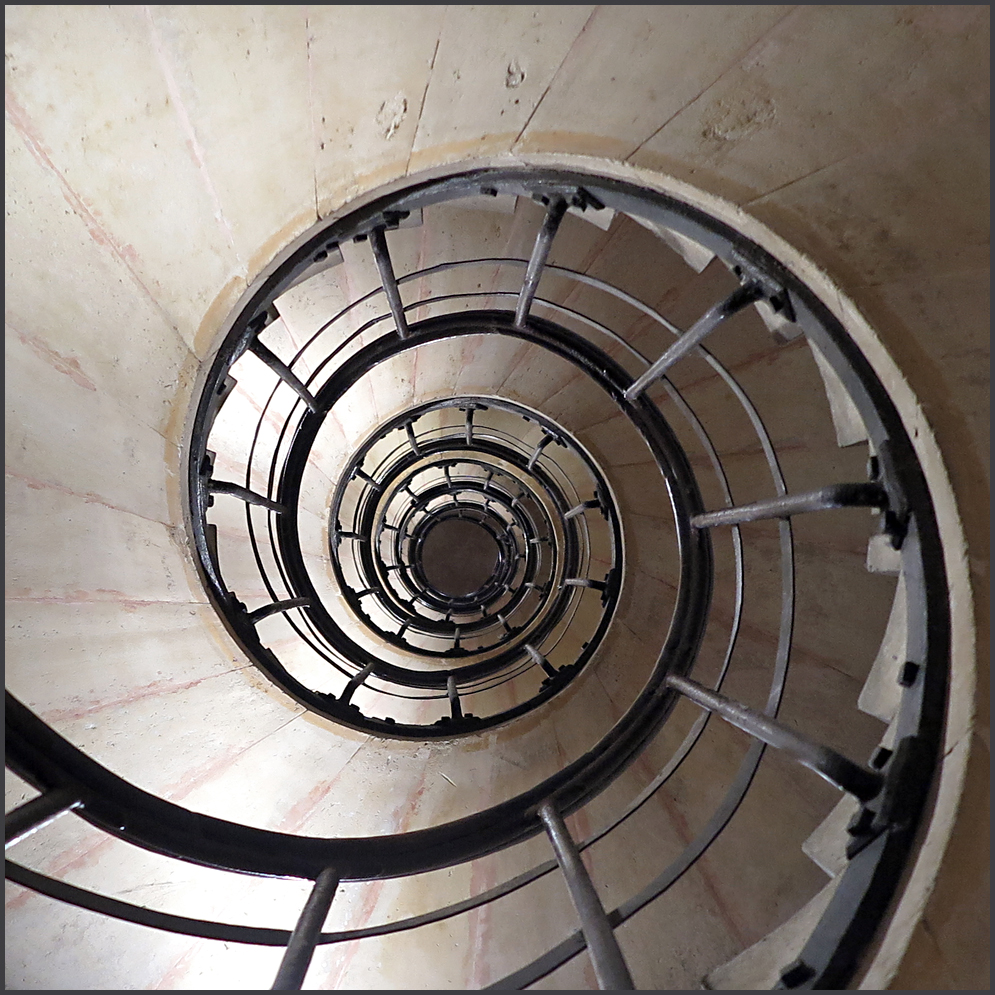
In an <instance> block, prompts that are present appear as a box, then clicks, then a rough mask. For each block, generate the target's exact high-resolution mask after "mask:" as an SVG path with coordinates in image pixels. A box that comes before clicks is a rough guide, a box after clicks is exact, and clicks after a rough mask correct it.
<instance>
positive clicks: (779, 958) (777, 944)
mask: <svg viewBox="0 0 995 995" xmlns="http://www.w3.org/2000/svg"><path fill="white" fill-rule="evenodd" d="M839 880H840V879H839V878H836V879H834V880H833V881H830V882H829V884H827V885H826V886H825V887H824V888H823V889H822V891H820V892H819V893H818V894H817V895H816V896H815V897H814V898H813V899H811V901H809V902H808V904H807V905H804V906H802V908H801V909H799V910H798V911H797V912H796V913H795V914H794V915H793V916H792V917H791V918H790V919H788V920H787V921H786V922H784V923H782V924H781V925H780V926H778V927H777V928H776V929H774V930H772V931H771V932H770V933H768V934H767V935H766V936H765V937H764V938H763V939H762V940H760V941H758V942H757V943H754V944H753V946H752V947H747V949H746V950H744V951H743V952H742V953H740V954H737V955H736V956H735V957H733V959H732V960H730V961H727V962H726V963H725V964H722V965H720V966H719V967H717V968H715V969H714V970H712V971H710V972H709V973H708V974H707V975H706V976H705V977H704V979H702V987H703V988H705V989H707V990H709V991H758V990H762V989H771V988H773V987H774V986H775V985H776V984H777V983H778V981H779V980H780V977H781V972H782V971H783V970H784V968H785V967H787V965H789V964H790V963H791V962H792V961H793V960H795V959H796V958H797V957H798V955H799V954H800V953H801V951H802V948H803V947H804V946H805V943H806V941H807V940H808V938H809V936H810V935H811V933H812V930H813V929H814V928H815V925H816V923H817V922H818V921H819V919H820V918H821V917H822V913H823V912H825V910H826V906H828V905H829V901H830V899H831V898H832V897H833V895H834V894H835V892H836V888H837V886H838V885H839Z"/></svg>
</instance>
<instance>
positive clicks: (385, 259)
mask: <svg viewBox="0 0 995 995" xmlns="http://www.w3.org/2000/svg"><path fill="white" fill-rule="evenodd" d="M370 246H371V247H372V248H373V258H374V259H375V260H376V264H377V269H378V270H379V272H380V282H381V283H382V284H383V291H384V293H385V294H386V295H387V303H388V304H389V305H390V313H391V315H392V316H393V318H394V327H395V328H397V334H398V335H399V336H400V337H401V338H402V339H406V338H407V337H408V335H409V334H410V333H409V331H408V319H407V318H406V317H405V315H404V305H403V304H402V303H401V292H400V290H398V289H397V277H396V276H395V275H394V267H393V265H392V264H391V261H390V253H389V252H388V251H387V236H386V235H385V234H384V229H383V228H382V227H377V228H374V229H373V231H371V232H370Z"/></svg>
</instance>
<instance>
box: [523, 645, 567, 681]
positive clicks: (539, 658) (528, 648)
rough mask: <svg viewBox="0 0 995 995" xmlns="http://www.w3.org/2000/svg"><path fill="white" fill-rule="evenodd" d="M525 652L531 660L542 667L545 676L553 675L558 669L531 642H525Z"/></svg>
mask: <svg viewBox="0 0 995 995" xmlns="http://www.w3.org/2000/svg"><path fill="white" fill-rule="evenodd" d="M525 652H526V653H528V655H529V656H530V657H531V658H532V662H533V663H535V664H537V665H538V666H540V667H542V669H543V670H544V671H545V672H546V674H547V676H549V677H555V676H556V675H557V674H558V673H559V671H558V670H557V669H556V667H554V666H553V665H552V664H551V663H550V662H549V660H547V659H546V658H545V657H544V656H543V655H542V654H541V653H540V652H539V651H538V650H537V649H536V648H535V647H534V646H533V645H532V644H531V643H526V644H525Z"/></svg>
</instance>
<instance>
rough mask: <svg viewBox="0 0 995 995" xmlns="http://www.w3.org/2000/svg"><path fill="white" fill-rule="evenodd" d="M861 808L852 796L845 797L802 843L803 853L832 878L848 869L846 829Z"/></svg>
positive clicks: (847, 837)
mask: <svg viewBox="0 0 995 995" xmlns="http://www.w3.org/2000/svg"><path fill="white" fill-rule="evenodd" d="M859 808H860V803H859V802H858V801H857V800H856V799H855V798H854V797H853V796H852V795H844V796H843V797H842V798H841V799H840V800H839V801H838V802H837V803H836V806H835V807H834V808H833V810H832V811H831V812H830V813H829V815H827V816H826V818H825V819H823V820H822V822H820V823H819V825H818V826H817V827H816V828H815V829H814V830H813V832H812V835H811V836H809V838H808V839H807V840H805V842H804V843H802V853H804V854H805V856H807V857H809V858H810V859H811V860H812V862H813V863H814V864H816V865H817V866H819V867H821V868H822V869H823V870H824V871H825V872H826V873H827V874H828V875H829V876H830V877H831V878H835V877H836V876H837V875H839V874H842V873H843V871H844V870H845V869H846V865H847V858H846V844H847V841H848V839H849V836H848V835H847V831H846V827H847V824H848V823H849V821H850V819H851V818H852V817H853V816H854V815H855V814H856V812H857V810H858V809H859Z"/></svg>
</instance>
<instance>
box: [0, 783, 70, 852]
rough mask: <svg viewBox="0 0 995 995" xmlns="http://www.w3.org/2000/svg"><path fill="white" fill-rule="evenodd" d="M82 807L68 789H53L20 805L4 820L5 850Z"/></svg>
mask: <svg viewBox="0 0 995 995" xmlns="http://www.w3.org/2000/svg"><path fill="white" fill-rule="evenodd" d="M79 805H80V800H79V798H77V797H76V795H75V794H73V792H71V791H69V790H68V789H66V788H53V789H52V790H51V791H46V792H45V793H44V794H41V795H39V796H38V797H37V798H32V799H31V801H29V802H25V803H24V804H23V805H18V807H17V808H15V809H14V810H13V811H11V812H8V813H7V815H5V816H4V819H3V840H4V849H6V848H7V847H9V846H13V845H14V844H15V843H17V842H18V841H19V840H22V839H24V837H25V836H29V835H30V834H31V833H33V832H34V831H35V830H36V829H40V828H41V827H42V826H45V825H47V824H48V823H50V822H52V821H53V820H55V819H57V818H58V817H59V816H60V815H62V813H63V812H68V811H69V810H70V809H71V808H77V807H78V806H79Z"/></svg>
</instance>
